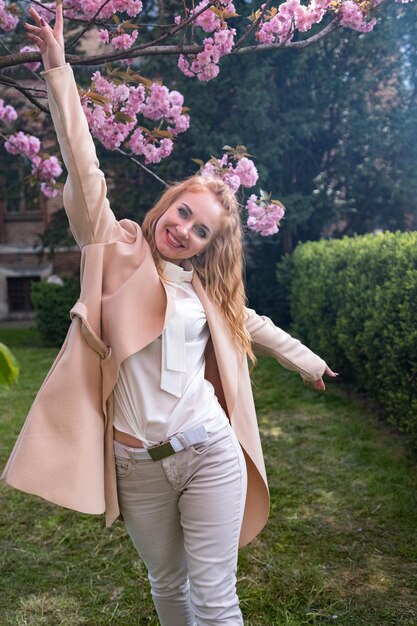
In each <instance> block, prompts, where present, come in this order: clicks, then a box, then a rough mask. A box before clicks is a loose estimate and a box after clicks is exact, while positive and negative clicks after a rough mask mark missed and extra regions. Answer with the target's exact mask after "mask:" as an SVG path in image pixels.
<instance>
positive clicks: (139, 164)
mask: <svg viewBox="0 0 417 626" xmlns="http://www.w3.org/2000/svg"><path fill="white" fill-rule="evenodd" d="M114 152H118V153H119V154H121V155H122V156H124V157H125V158H127V159H129V161H132V163H135V165H138V166H139V167H141V168H142V169H143V170H145V172H146V173H147V174H150V175H151V176H153V177H154V178H156V180H157V181H158V182H160V183H161V184H162V185H164V187H168V183H166V182H165V181H164V180H163V179H162V178H160V177H159V176H158V174H155V172H153V171H152V170H150V169H149V168H148V167H146V165H144V164H143V163H141V162H140V161H138V160H137V159H135V157H133V156H132V155H131V154H128V153H127V152H124V150H121V148H116V150H114Z"/></svg>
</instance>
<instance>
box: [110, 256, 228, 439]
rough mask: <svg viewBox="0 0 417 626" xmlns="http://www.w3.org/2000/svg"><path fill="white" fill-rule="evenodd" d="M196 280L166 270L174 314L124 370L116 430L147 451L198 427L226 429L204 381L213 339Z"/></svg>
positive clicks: (117, 395) (116, 407)
mask: <svg viewBox="0 0 417 626" xmlns="http://www.w3.org/2000/svg"><path fill="white" fill-rule="evenodd" d="M192 276H193V270H191V271H187V270H184V269H183V268H182V267H180V266H179V265H174V264H173V263H169V262H166V263H165V264H164V267H163V279H164V284H165V287H166V290H167V293H168V295H169V297H170V298H172V299H173V301H174V304H175V307H174V312H173V313H172V315H171V316H170V317H169V319H168V322H167V324H166V327H165V328H164V331H163V333H162V335H160V336H159V337H158V338H157V339H155V341H153V342H152V343H150V344H149V345H148V346H146V347H145V348H143V350H140V351H139V352H136V353H135V354H132V355H131V356H130V357H128V358H127V359H126V360H125V361H123V363H122V365H121V367H120V371H119V377H118V379H117V384H116V387H115V389H114V426H115V428H117V430H120V431H122V432H125V433H128V434H129V435H132V436H133V437H136V438H137V439H140V440H141V441H142V442H143V444H144V445H145V447H148V446H150V445H153V444H155V443H159V442H160V441H163V440H164V439H166V438H167V437H170V436H171V435H174V434H175V433H178V432H181V431H184V430H188V429H190V428H194V427H196V426H199V425H204V426H205V427H206V430H207V431H208V432H216V431H217V430H220V429H221V428H223V426H225V424H227V423H228V419H227V417H226V415H225V413H224V411H223V409H222V407H221V406H220V404H219V402H218V400H217V397H216V395H215V393H214V388H213V385H212V384H211V383H210V382H209V381H208V380H206V378H205V377H204V371H205V358H204V350H205V348H206V345H207V341H208V339H209V336H210V333H209V330H208V327H207V319H206V315H205V312H204V309H203V306H202V304H201V302H200V300H199V298H198V296H197V294H196V292H195V290H194V287H193V286H192V285H191V280H192Z"/></svg>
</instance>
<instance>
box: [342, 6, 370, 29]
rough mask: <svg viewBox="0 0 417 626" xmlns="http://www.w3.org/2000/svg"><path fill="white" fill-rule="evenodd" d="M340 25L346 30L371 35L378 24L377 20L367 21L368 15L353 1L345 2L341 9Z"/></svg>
mask: <svg viewBox="0 0 417 626" xmlns="http://www.w3.org/2000/svg"><path fill="white" fill-rule="evenodd" d="M340 15H341V20H340V23H341V25H342V26H345V27H346V28H351V29H352V30H357V31H359V32H361V33H369V32H370V31H371V30H372V29H373V27H374V26H375V24H376V19H372V20H369V22H367V21H366V15H365V14H364V13H363V11H362V10H361V9H360V8H359V6H358V5H357V4H356V2H354V1H353V0H345V1H344V2H343V3H342V5H341V7H340Z"/></svg>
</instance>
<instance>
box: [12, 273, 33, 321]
mask: <svg viewBox="0 0 417 626" xmlns="http://www.w3.org/2000/svg"><path fill="white" fill-rule="evenodd" d="M38 280H39V276H8V277H7V293H8V299H9V312H10V313H27V312H29V311H33V308H34V307H33V304H32V298H31V295H30V293H31V289H32V283H33V282H36V281H38Z"/></svg>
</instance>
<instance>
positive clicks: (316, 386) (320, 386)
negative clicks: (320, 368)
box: [304, 365, 339, 391]
mask: <svg viewBox="0 0 417 626" xmlns="http://www.w3.org/2000/svg"><path fill="white" fill-rule="evenodd" d="M324 374H326V376H330V378H336V376H339V374H338V373H337V372H333V371H332V370H331V369H330V367H328V366H327V365H326V369H325V370H324ZM304 384H305V385H308V384H311V385H313V387H314V389H317V390H318V391H325V389H326V385H325V384H324V380H323V377H321V378H319V379H318V380H315V381H313V382H312V383H309V382H308V381H307V380H305V381H304Z"/></svg>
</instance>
